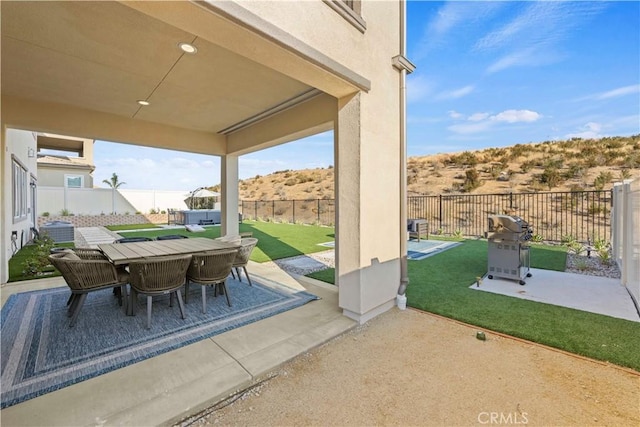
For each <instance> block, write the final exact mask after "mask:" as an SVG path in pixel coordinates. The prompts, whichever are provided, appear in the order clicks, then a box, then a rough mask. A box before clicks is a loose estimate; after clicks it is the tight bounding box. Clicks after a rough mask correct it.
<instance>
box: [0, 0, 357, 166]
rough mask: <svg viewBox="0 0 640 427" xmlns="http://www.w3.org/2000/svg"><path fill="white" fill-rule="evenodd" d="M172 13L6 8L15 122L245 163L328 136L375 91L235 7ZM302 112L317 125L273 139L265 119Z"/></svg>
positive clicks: (132, 8) (91, 5) (5, 80)
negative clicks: (357, 96) (356, 98)
mask: <svg viewBox="0 0 640 427" xmlns="http://www.w3.org/2000/svg"><path fill="white" fill-rule="evenodd" d="M162 3H163V4H162V6H159V4H158V3H156V2H150V4H149V2H57V1H54V2H2V56H3V61H2V96H3V97H2V104H3V105H2V107H3V114H4V115H5V118H4V122H5V124H6V125H8V126H13V127H16V128H22V129H29V130H34V131H40V132H56V133H62V134H66V135H74V136H79V137H86V138H92V139H103V140H109V141H114V142H123V143H134V144H140V145H147V146H154V147H161V148H168V149H177V148H179V149H180V150H183V151H191V152H197V153H203V154H212V155H224V154H227V153H235V154H241V153H243V152H250V151H253V150H255V149H257V148H264V147H265V143H266V144H267V145H269V144H271V145H275V144H276V143H281V142H286V140H292V139H296V138H300V137H301V136H306V135H305V134H313V133H316V132H318V131H321V130H327V129H330V128H331V124H330V120H331V119H332V111H331V110H333V108H329V109H327V108H326V107H327V106H328V105H334V104H335V99H333V100H332V98H333V97H336V96H342V95H344V94H347V93H350V92H356V91H358V90H359V87H358V86H359V85H360V86H362V85H364V86H366V85H367V81H366V80H365V79H363V78H361V77H359V76H357V75H353V73H352V72H349V71H348V70H345V69H342V68H341V67H340V66H339V64H336V63H333V62H332V61H330V60H328V58H323V56H322V54H320V53H319V52H317V51H314V50H313V49H312V48H311V47H309V46H304V45H300V43H299V42H296V41H295V40H294V39H292V38H291V39H290V38H289V37H288V35H287V34H284V33H283V32H282V31H280V30H278V29H276V28H275V27H270V24H269V23H267V22H266V21H261V20H260V18H258V17H257V16H255V15H251V14H250V13H249V12H247V11H243V10H239V9H238V6H237V5H235V4H225V3H226V2H221V3H222V4H219V3H218V4H216V5H215V6H212V5H209V4H203V3H198V4H196V3H193V2H169V3H167V2H162ZM239 14H240V15H242V16H243V17H244V18H246V19H245V20H244V21H242V22H240V21H239V20H238V19H237V16H238V15H239ZM181 43H188V44H190V45H191V46H193V47H194V48H195V49H196V52H195V53H187V52H185V51H183V50H182V49H181V48H180V44H181ZM294 44H297V45H296V46H293V45H294ZM294 51H295V54H294ZM300 52H304V53H305V56H307V57H303V56H302V55H300ZM314 57H315V58H314ZM309 59H313V60H314V61H309ZM314 62H317V63H321V64H322V67H319V66H316V65H314ZM327 94H328V95H327ZM138 101H147V102H148V103H149V105H147V106H142V105H140V104H139V103H138ZM303 104H304V108H306V109H309V108H311V109H312V110H313V111H314V115H313V117H314V118H313V121H312V122H310V121H309V118H308V117H309V116H310V115H304V116H305V117H307V118H306V119H304V120H297V121H296V120H293V121H291V120H288V121H289V122H291V123H292V125H290V126H289V128H288V129H287V128H286V127H285V128H282V127H280V132H279V134H274V133H273V132H271V133H269V132H265V130H266V129H264V123H262V122H264V121H265V120H266V119H269V118H273V117H275V116H277V115H278V114H280V113H283V112H288V114H289V115H290V114H291V112H292V111H291V110H292V109H297V108H301V107H302V105H303ZM314 104H316V105H319V106H321V107H322V108H320V109H318V108H314V107H313V105H314ZM320 110H325V111H326V112H327V113H326V114H324V115H318V112H319V111H320ZM260 123H262V126H263V129H262V131H261V132H260V133H261V134H264V135H266V138H269V141H266V140H261V139H255V138H251V143H248V142H247V140H248V139H245V138H243V137H242V132H243V130H248V128H250V127H251V126H255V125H257V124H260ZM288 135H291V136H290V137H287V136H288ZM272 141H273V142H272Z"/></svg>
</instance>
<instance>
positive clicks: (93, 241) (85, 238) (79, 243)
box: [74, 227, 120, 248]
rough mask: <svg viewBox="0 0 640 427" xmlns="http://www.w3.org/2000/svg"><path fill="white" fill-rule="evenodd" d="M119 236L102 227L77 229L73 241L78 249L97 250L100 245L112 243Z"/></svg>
mask: <svg viewBox="0 0 640 427" xmlns="http://www.w3.org/2000/svg"><path fill="white" fill-rule="evenodd" d="M119 238H120V235H119V234H117V233H114V232H113V231H110V230H107V229H106V228H104V227H78V228H76V229H75V233H74V240H75V245H76V247H78V248H97V247H98V245H99V244H101V243H113V242H114V241H115V240H116V239H119Z"/></svg>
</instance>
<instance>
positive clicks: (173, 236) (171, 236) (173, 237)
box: [156, 234, 189, 240]
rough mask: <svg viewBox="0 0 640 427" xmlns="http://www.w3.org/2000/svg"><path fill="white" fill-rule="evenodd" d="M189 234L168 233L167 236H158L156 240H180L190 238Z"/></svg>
mask: <svg viewBox="0 0 640 427" xmlns="http://www.w3.org/2000/svg"><path fill="white" fill-rule="evenodd" d="M188 238H189V236H183V235H182V234H167V235H166V236H158V237H156V240H178V239H188Z"/></svg>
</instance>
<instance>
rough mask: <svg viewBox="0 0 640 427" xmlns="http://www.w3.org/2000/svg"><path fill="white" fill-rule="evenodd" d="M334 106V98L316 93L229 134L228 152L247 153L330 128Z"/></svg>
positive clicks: (331, 126) (334, 110)
mask: <svg viewBox="0 0 640 427" xmlns="http://www.w3.org/2000/svg"><path fill="white" fill-rule="evenodd" d="M336 106H337V102H336V99H335V98H334V97H332V96H330V95H327V94H319V95H317V96H315V97H313V98H311V99H308V100H306V101H304V102H301V103H300V104H297V105H295V106H292V107H291V108H288V109H286V110H284V111H281V112H278V113H277V114H274V115H272V116H270V117H268V118H265V119H264V120H261V121H259V122H257V123H254V124H251V125H249V126H247V127H245V128H242V129H240V130H237V131H235V132H233V133H230V134H229V135H228V136H227V152H228V153H233V154H236V155H238V154H246V153H250V152H254V151H258V150H263V149H265V148H269V147H274V146H276V145H280V144H283V143H286V142H291V141H295V140H298V139H301V138H304V137H307V136H311V135H315V134H318V133H321V132H325V131H328V130H331V129H332V128H333V120H334V117H335V114H336Z"/></svg>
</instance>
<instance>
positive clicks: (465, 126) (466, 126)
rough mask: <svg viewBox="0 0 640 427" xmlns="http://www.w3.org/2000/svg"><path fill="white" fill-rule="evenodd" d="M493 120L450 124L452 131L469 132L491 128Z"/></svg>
mask: <svg viewBox="0 0 640 427" xmlns="http://www.w3.org/2000/svg"><path fill="white" fill-rule="evenodd" d="M491 127H492V123H491V122H487V121H485V122H474V123H460V124H455V125H451V126H449V127H448V128H447V129H449V130H450V131H452V132H455V133H460V134H469V133H479V132H485V131H488V130H489V129H491Z"/></svg>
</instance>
